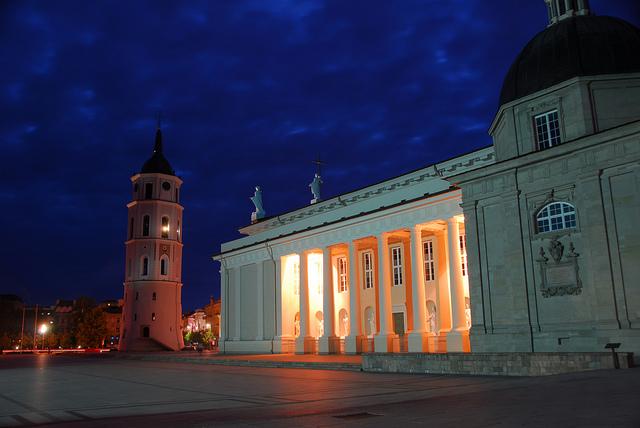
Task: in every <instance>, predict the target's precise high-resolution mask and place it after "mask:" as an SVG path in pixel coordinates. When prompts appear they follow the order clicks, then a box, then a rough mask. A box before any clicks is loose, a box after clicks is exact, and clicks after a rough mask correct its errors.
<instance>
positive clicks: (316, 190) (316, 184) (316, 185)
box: [309, 173, 323, 204]
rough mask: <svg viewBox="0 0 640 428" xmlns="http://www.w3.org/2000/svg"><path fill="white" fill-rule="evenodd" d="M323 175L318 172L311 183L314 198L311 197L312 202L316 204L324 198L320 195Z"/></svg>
mask: <svg viewBox="0 0 640 428" xmlns="http://www.w3.org/2000/svg"><path fill="white" fill-rule="evenodd" d="M322 183H323V181H322V177H320V174H318V173H316V174H315V176H314V177H313V181H312V182H311V184H309V187H310V188H311V193H312V194H313V199H311V203H312V204H315V203H316V202H320V201H321V200H322V198H321V197H320V187H321V186H322Z"/></svg>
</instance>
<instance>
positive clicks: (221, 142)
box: [0, 0, 640, 307]
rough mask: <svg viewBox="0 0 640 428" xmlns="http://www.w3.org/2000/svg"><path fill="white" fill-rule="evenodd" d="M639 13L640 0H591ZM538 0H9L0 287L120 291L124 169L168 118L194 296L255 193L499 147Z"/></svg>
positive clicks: (542, 19)
mask: <svg viewBox="0 0 640 428" xmlns="http://www.w3.org/2000/svg"><path fill="white" fill-rule="evenodd" d="M592 6H593V8H594V9H595V10H596V11H597V12H599V13H601V14H610V15H615V16H620V17H624V18H626V19H628V20H630V21H632V22H634V23H636V24H638V21H639V19H638V16H639V15H640V13H639V6H638V3H637V2H635V1H633V0H628V1H622V0H621V1H616V2H610V1H604V0H599V1H595V0H594V1H592ZM545 25H546V15H545V9H544V5H543V1H542V0H529V1H522V2H520V1H518V2H514V1H511V0H500V1H491V2H487V1H482V0H447V1H444V0H442V1H435V0H424V1H414V0H406V1H401V2H400V1H399V2H389V1H342V0H326V1H320V0H318V1H311V0H279V1H278V0H274V1H263V0H243V1H241V0H234V1H229V2H208V1H193V2H188V3H186V2H164V1H137V2H123V1H121V2H113V1H109V2H107V1H104V2H81V1H75V2H71V1H56V2H35V1H33V2H32V1H7V2H3V3H2V4H1V5H0V70H2V72H1V73H0V117H2V120H0V151H1V154H2V157H1V161H2V168H1V169H0V178H1V179H2V182H3V184H4V186H2V188H0V198H1V200H2V210H0V212H1V213H2V220H3V221H2V224H3V225H4V226H5V233H4V236H5V239H6V240H7V245H4V246H2V250H1V252H0V260H2V267H3V273H4V275H5V277H4V281H3V285H2V290H1V291H2V292H18V293H20V294H23V295H24V296H25V297H27V298H28V299H29V300H30V301H31V302H36V301H38V302H40V303H45V302H50V301H52V300H54V299H55V298H58V297H74V296H77V295H80V294H89V295H93V296H95V297H97V298H107V297H117V296H120V295H121V289H122V285H121V283H122V278H123V269H124V263H123V259H124V257H123V251H124V248H123V240H124V237H125V228H126V211H125V210H126V208H125V204H126V203H127V201H128V199H129V196H130V195H129V189H130V188H129V181H128V177H129V176H130V175H131V174H132V173H134V172H136V171H137V170H138V169H139V168H140V166H141V165H142V163H143V162H144V160H145V159H146V158H147V157H148V156H149V154H150V151H151V147H152V143H153V133H154V123H155V119H154V118H155V116H156V114H157V113H158V112H159V111H162V114H163V117H164V120H163V123H164V135H165V147H166V152H167V156H168V158H169V159H170V161H171V162H172V165H173V166H174V168H176V170H177V171H178V173H179V174H180V175H181V176H182V177H183V178H184V180H185V185H184V190H183V203H184V205H185V209H186V211H185V226H184V239H185V244H186V246H185V261H184V272H183V280H184V284H185V286H184V289H183V290H184V293H183V294H184V296H183V300H184V302H185V306H186V307H195V306H198V305H201V304H203V303H204V302H205V301H206V299H207V298H208V296H209V295H210V294H217V293H218V291H217V288H218V278H217V274H216V271H217V266H216V265H215V264H214V263H213V262H211V260H210V257H209V256H210V255H211V254H212V253H214V252H215V251H217V250H218V248H219V245H220V243H221V242H224V241H227V240H230V239H233V238H234V237H236V236H237V232H236V229H237V228H238V227H239V226H242V225H245V224H246V223H247V222H248V219H249V215H250V212H251V210H252V206H251V203H250V202H249V199H248V196H250V195H251V194H252V189H253V186H254V185H256V184H259V185H261V186H262V187H263V189H264V199H265V204H266V208H267V210H268V211H269V212H270V213H271V214H274V213H277V212H282V211H285V210H288V209H292V208H295V207H299V206H302V205H304V204H306V203H308V200H309V199H310V194H309V192H308V188H307V184H308V183H309V182H310V181H311V178H312V176H313V171H314V169H313V165H312V163H311V160H312V159H313V158H315V156H317V155H318V154H320V155H321V156H322V158H323V159H324V160H326V162H327V163H328V165H327V166H326V168H325V174H324V175H325V180H324V181H325V193H326V194H327V195H331V194H338V193H342V192H345V191H349V190H350V189H353V188H356V187H360V186H363V185H365V184H367V183H370V182H374V181H378V180H382V179H384V178H386V177H390V176H394V175H397V174H400V173H402V172H404V171H408V170H411V169H415V168H418V167H420V166H423V165H425V164H428V163H430V162H433V161H436V160H438V159H442V158H447V157H451V156H452V155H455V154H457V153H463V152H466V151H469V150H471V149H474V148H478V147H482V146H485V145H487V144H489V143H490V139H489V137H488V136H487V134H486V129H487V128H488V126H489V124H490V122H491V120H492V118H493V115H494V113H495V111H496V109H497V100H498V94H499V91H500V86H501V80H502V76H503V75H504V74H505V72H506V70H507V68H508V66H509V65H510V63H511V61H512V60H513V59H514V57H515V56H516V55H517V53H518V51H519V50H520V49H521V48H522V47H523V46H524V44H525V43H526V42H527V41H528V40H529V39H530V38H531V37H532V36H533V35H534V34H535V33H536V32H538V31H540V30H542V29H544V27H545Z"/></svg>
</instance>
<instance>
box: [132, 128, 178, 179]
mask: <svg viewBox="0 0 640 428" xmlns="http://www.w3.org/2000/svg"><path fill="white" fill-rule="evenodd" d="M140 172H141V173H142V174H154V173H160V174H167V175H176V173H175V171H174V170H173V168H171V164H170V163H169V161H168V160H167V158H165V157H164V155H163V154H162V132H161V131H160V128H158V130H157V131H156V143H155V145H154V146H153V154H152V155H151V157H150V158H149V159H148V160H147V161H146V162H145V163H144V165H142V169H141V170H140Z"/></svg>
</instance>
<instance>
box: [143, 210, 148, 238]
mask: <svg viewBox="0 0 640 428" xmlns="http://www.w3.org/2000/svg"><path fill="white" fill-rule="evenodd" d="M142 236H149V216H148V215H145V216H144V217H142Z"/></svg>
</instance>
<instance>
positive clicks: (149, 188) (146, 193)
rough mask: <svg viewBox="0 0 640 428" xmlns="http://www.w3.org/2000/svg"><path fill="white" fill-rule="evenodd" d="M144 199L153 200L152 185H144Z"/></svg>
mask: <svg viewBox="0 0 640 428" xmlns="http://www.w3.org/2000/svg"><path fill="white" fill-rule="evenodd" d="M144 198H145V199H152V198H153V183H145V185H144Z"/></svg>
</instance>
